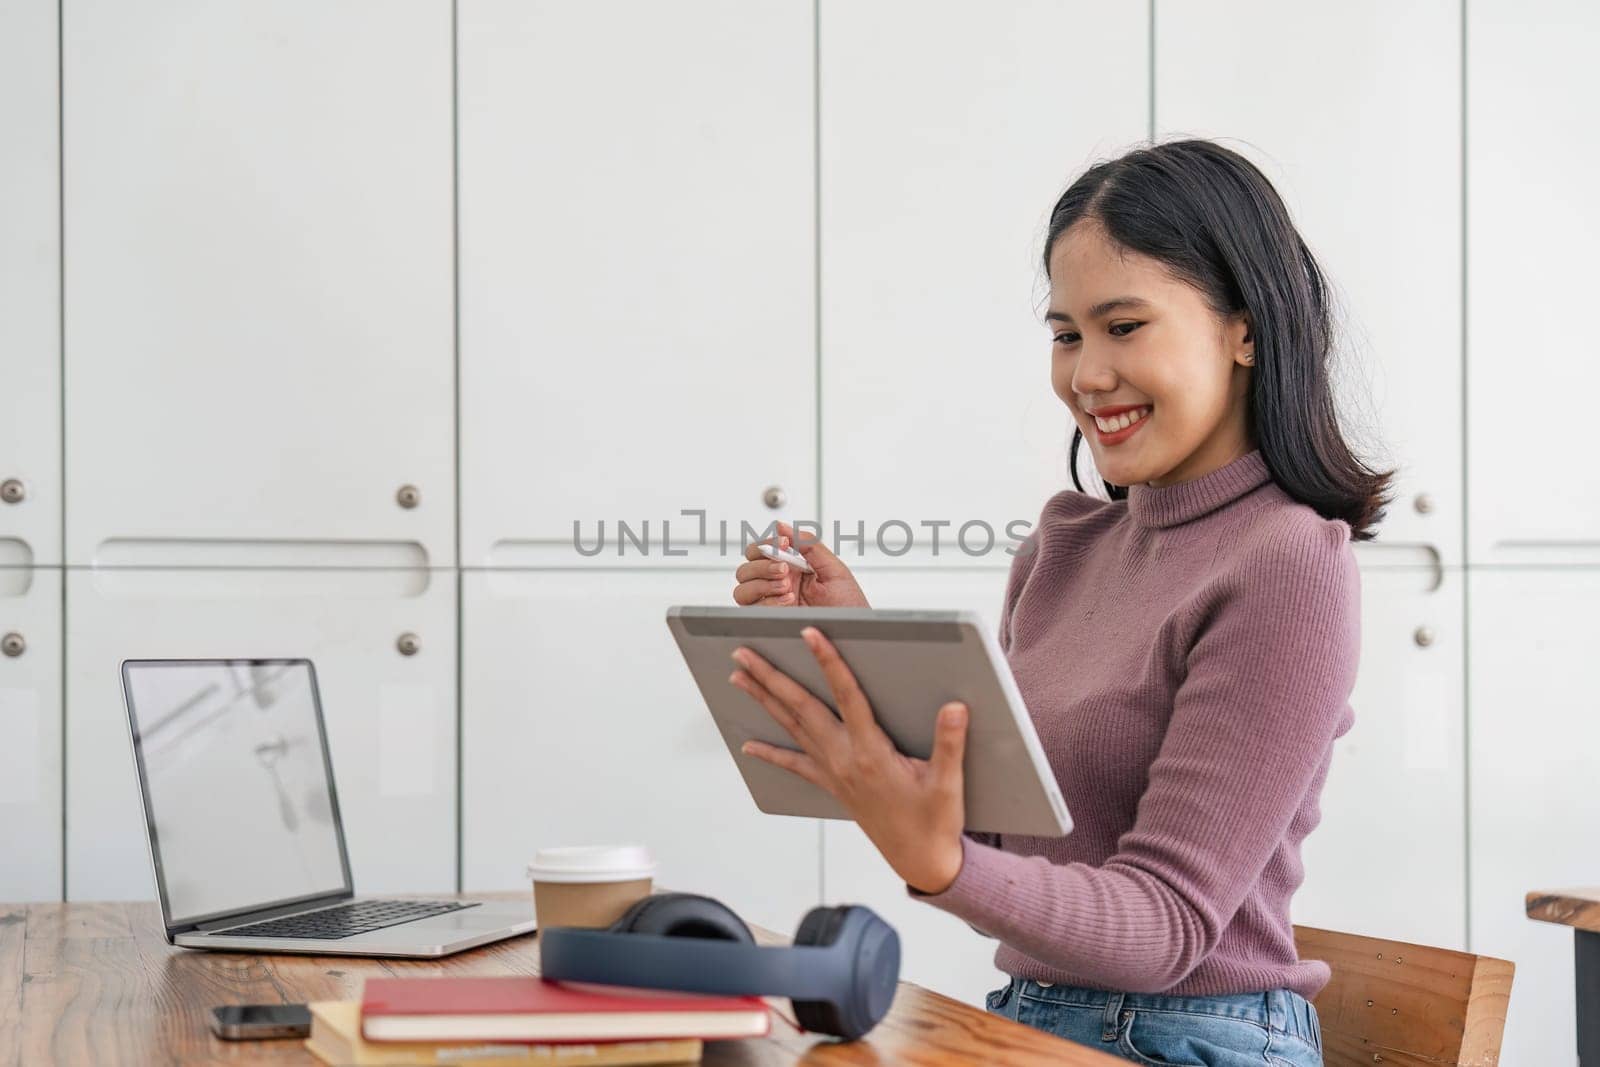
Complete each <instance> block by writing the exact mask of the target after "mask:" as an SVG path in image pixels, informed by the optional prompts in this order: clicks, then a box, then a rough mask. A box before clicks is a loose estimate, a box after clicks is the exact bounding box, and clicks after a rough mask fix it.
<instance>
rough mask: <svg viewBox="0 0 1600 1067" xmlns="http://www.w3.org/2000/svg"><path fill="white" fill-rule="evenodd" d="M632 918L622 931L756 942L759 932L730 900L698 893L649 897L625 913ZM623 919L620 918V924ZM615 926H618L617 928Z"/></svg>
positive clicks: (627, 917) (743, 942) (662, 894)
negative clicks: (724, 902)
mask: <svg viewBox="0 0 1600 1067" xmlns="http://www.w3.org/2000/svg"><path fill="white" fill-rule="evenodd" d="M623 919H627V920H628V925H627V926H626V928H624V929H620V930H617V932H618V933H629V934H655V935H657V936H661V937H703V938H710V939H712V940H716V941H737V942H739V943H741V944H746V945H753V944H755V942H756V939H755V935H754V934H752V933H751V932H750V927H748V926H746V925H745V923H744V920H743V919H741V918H739V916H738V915H736V914H734V912H733V910H732V909H730V908H729V907H728V906H727V905H726V904H723V903H722V902H721V901H719V900H713V899H712V898H711V897H704V896H700V895H699V894H697V893H659V894H657V895H655V896H652V897H646V898H645V899H644V900H642V901H640V902H639V903H638V904H636V905H634V906H633V907H632V908H630V909H629V910H628V913H627V914H625V915H624V916H623ZM621 923H622V920H621V919H619V920H618V924H619V925H620V924H621ZM614 929H615V928H614Z"/></svg>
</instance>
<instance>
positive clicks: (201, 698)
mask: <svg viewBox="0 0 1600 1067" xmlns="http://www.w3.org/2000/svg"><path fill="white" fill-rule="evenodd" d="M122 692H123V697H124V699H125V701H126V702H127V706H128V727H129V731H130V734H131V737H132V740H133V757H134V765H135V767H136V768H137V770H138V775H139V792H140V796H141V798H142V800H143V802H144V819H145V831H146V837H147V839H148V841H149V844H150V862H151V864H152V865H153V866H154V868H155V875H156V890H157V892H158V893H159V895H160V898H161V917H162V920H163V922H164V923H165V925H166V933H167V942H168V943H169V944H175V945H184V946H187V947H189V948H209V949H227V950H229V951H235V952H237V951H248V952H306V953H329V954H334V955H343V956H446V955H449V954H450V953H452V952H460V951H461V950H462V949H467V948H472V947H473V946H475V945H482V944H487V943H488V942H491V941H499V940H501V939H503V938H507V937H513V936H515V935H517V934H525V933H531V932H532V931H533V929H534V918H533V904H532V900H531V899H530V900H527V901H525V902H521V903H516V902H507V901H470V900H406V899H397V900H375V899H365V898H363V899H356V897H355V894H354V892H353V891H352V889H353V887H352V882H351V877H350V857H349V854H348V853H347V852H346V850H345V841H344V825H343V823H342V822H341V821H340V818H339V795H338V793H337V792H336V791H335V789H334V785H333V763H332V761H331V760H330V758H329V755H328V737H327V732H326V730H325V729H324V728H323V722H322V702H321V699H320V698H319V696H318V694H317V675H316V671H315V669H314V668H313V667H312V665H311V661H310V660H306V659H215V660H202V659H192V660H171V659H131V660H124V661H123V663H122Z"/></svg>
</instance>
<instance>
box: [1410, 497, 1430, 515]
mask: <svg viewBox="0 0 1600 1067" xmlns="http://www.w3.org/2000/svg"><path fill="white" fill-rule="evenodd" d="M1411 506H1412V507H1414V508H1416V509H1417V514H1419V515H1426V514H1428V512H1430V511H1432V510H1433V497H1431V496H1429V495H1428V494H1427V493H1418V494H1417V497H1416V499H1415V500H1413V501H1412V502H1411Z"/></svg>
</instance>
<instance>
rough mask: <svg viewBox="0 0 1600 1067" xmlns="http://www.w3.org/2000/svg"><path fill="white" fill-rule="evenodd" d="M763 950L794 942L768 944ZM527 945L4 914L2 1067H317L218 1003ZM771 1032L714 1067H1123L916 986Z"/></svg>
mask: <svg viewBox="0 0 1600 1067" xmlns="http://www.w3.org/2000/svg"><path fill="white" fill-rule="evenodd" d="M757 937H758V940H760V941H761V943H762V944H786V943H788V940H789V939H788V938H785V937H781V936H779V935H777V934H773V933H771V932H770V931H766V930H759V931H757ZM538 961H539V957H538V946H537V942H536V941H535V939H534V938H532V937H526V936H525V937H518V938H513V939H511V940H510V941H503V942H501V943H499V944H497V945H488V946H485V947H483V948H480V949H474V950H472V951H470V952H463V953H461V954H459V955H456V956H450V957H446V958H445V959H442V960H392V959H391V960H379V959H365V958H357V957H351V956H266V955H257V954H244V953H224V952H198V951H194V950H191V949H180V948H173V947H172V946H170V945H168V944H167V943H166V941H165V939H164V938H163V937H162V934H161V915H160V911H159V910H158V909H157V907H156V905H155V904H154V903H139V904H126V903H122V904H87V903H82V904H10V905H7V904H0V1067H22V1065H25V1067H40V1065H45V1064H95V1065H97V1067H100V1065H111V1064H118V1063H136V1064H140V1065H145V1064H201V1063H208V1064H209V1063H272V1064H315V1063H316V1062H317V1061H315V1060H314V1059H313V1058H312V1057H311V1055H310V1054H309V1053H307V1052H306V1051H305V1049H304V1048H303V1047H302V1045H301V1043H300V1042H299V1041H297V1040H283V1041H248V1042H233V1041H219V1040H218V1039H217V1038H215V1037H213V1036H212V1035H211V1031H210V1028H209V1025H208V1020H209V1016H210V1012H211V1009H212V1008H213V1007H214V1006H216V1005H218V1004H282V1003H299V1002H302V1001H312V1000H352V999H355V998H356V997H357V996H358V995H359V991H360V988H361V982H362V979H363V978H364V977H365V976H367V975H401V976H405V975H462V974H524V975H527V974H537V973H538ZM768 1005H769V1006H770V1008H771V1009H772V1032H771V1034H770V1035H769V1036H768V1037H766V1038H762V1039H749V1040H744V1041H710V1042H707V1043H706V1046H705V1057H704V1059H703V1060H702V1062H703V1063H705V1064H707V1065H712V1067H724V1065H740V1067H744V1065H760V1067H766V1065H771V1064H791V1063H802V1064H927V1065H934V1064H958V1063H984V1064H1052V1065H1055V1067H1107V1065H1112V1064H1119V1063H1123V1062H1124V1061H1122V1060H1120V1059H1117V1058H1115V1057H1112V1056H1108V1055H1106V1054H1105V1053H1102V1052H1098V1051H1096V1050H1094V1049H1089V1048H1085V1047H1083V1046H1081V1045H1075V1044H1073V1043H1071V1042H1068V1041H1063V1040H1061V1039H1060V1038H1057V1037H1052V1036H1050V1035H1049V1034H1045V1033H1042V1032H1040V1031H1038V1030H1034V1029H1032V1028H1031V1027H1026V1026H1020V1025H1018V1024H1017V1023H1014V1022H1011V1021H1009V1020H1007V1019H1001V1018H998V1017H996V1016H993V1015H990V1014H988V1013H987V1012H985V1011H982V1010H980V1009H978V1008H974V1007H972V1006H970V1005H968V1004H964V1003H962V1002H960V1001H956V1000H951V999H950V998H948V997H943V996H940V995H939V994H937V993H933V992H930V991H928V990H926V989H923V988H921V987H920V986H915V985H912V984H911V983H909V982H902V983H900V989H899V992H898V993H897V994H896V996H895V1000H894V1006H893V1007H892V1008H891V1009H890V1012H889V1014H888V1016H886V1017H885V1018H884V1020H883V1021H882V1022H880V1023H879V1024H878V1025H877V1027H876V1028H874V1029H873V1031H872V1033H871V1034H869V1035H868V1036H867V1037H866V1038H865V1039H864V1040H861V1041H856V1042H848V1043H847V1042H839V1041H836V1040H834V1039H832V1038H824V1037H819V1036H817V1035H815V1034H808V1033H805V1032H803V1031H801V1030H800V1029H799V1028H798V1027H796V1026H795V1025H794V1021H793V1014H792V1010H791V1008H790V1005H789V1002H788V1001H787V1000H784V999H782V998H768Z"/></svg>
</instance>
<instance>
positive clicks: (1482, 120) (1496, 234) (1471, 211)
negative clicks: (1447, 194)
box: [1466, 0, 1600, 564]
mask: <svg viewBox="0 0 1600 1067" xmlns="http://www.w3.org/2000/svg"><path fill="white" fill-rule="evenodd" d="M1466 7H1467V16H1468V24H1467V79H1468V83H1467V153H1468V154H1467V175H1468V182H1467V228H1468V234H1469V238H1470V246H1469V254H1468V257H1467V269H1468V278H1467V292H1468V300H1467V374H1468V378H1469V387H1468V389H1467V403H1468V405H1469V411H1468V420H1469V423H1468V424H1469V427H1470V431H1471V435H1470V437H1469V440H1468V442H1467V448H1468V456H1467V459H1468V463H1467V471H1468V478H1469V486H1470V493H1469V499H1470V501H1471V513H1470V515H1469V516H1468V543H1469V551H1470V552H1471V558H1472V560H1473V562H1475V563H1529V562H1531V563H1540V564H1548V563H1556V562H1562V561H1567V562H1585V563H1591V564H1592V563H1597V562H1600V474H1597V473H1596V471H1595V469H1594V458H1593V457H1594V453H1595V448H1594V429H1593V426H1594V419H1593V415H1592V409H1593V401H1594V397H1595V395H1596V394H1597V393H1600V360H1596V358H1595V353H1594V345H1593V341H1592V340H1591V338H1590V331H1589V328H1588V323H1587V311H1588V309H1589V308H1590V307H1591V306H1592V304H1593V303H1594V294H1595V290H1596V287H1597V285H1600V264H1597V263H1596V261H1595V258H1594V251H1593V250H1594V248H1595V246H1596V244H1597V243H1600V203H1596V201H1595V195H1594V181H1593V175H1594V174H1595V172H1596V170H1597V169H1600V128H1597V127H1596V125H1595V121H1594V114H1595V111H1594V107H1595V100H1596V99H1600V68H1597V67H1596V65H1595V63H1594V56H1595V53H1596V51H1597V50H1600V5H1596V4H1594V3H1590V2H1587V0H1535V2H1533V3H1525V2H1513V0H1472V3H1470V4H1467V5H1466Z"/></svg>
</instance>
